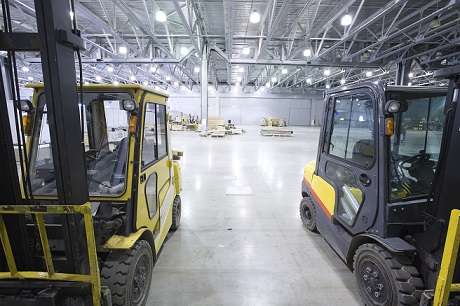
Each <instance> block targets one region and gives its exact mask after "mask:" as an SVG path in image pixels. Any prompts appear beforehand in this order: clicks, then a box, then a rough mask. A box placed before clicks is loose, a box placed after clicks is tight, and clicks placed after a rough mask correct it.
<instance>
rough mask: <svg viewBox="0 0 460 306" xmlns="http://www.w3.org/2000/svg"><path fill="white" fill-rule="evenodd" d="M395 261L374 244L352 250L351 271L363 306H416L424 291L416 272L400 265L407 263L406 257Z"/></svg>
mask: <svg viewBox="0 0 460 306" xmlns="http://www.w3.org/2000/svg"><path fill="white" fill-rule="evenodd" d="M398 259H399V260H397V259H396V258H395V257H393V256H392V255H391V254H390V253H389V252H388V251H387V250H385V249H384V248H383V247H381V246H380V245H378V244H375V243H366V244H363V245H361V246H360V247H359V248H358V249H357V250H356V252H355V256H354V258H353V260H354V262H353V268H354V273H355V277H356V281H357V282H358V289H359V294H360V295H361V298H362V299H363V302H364V304H365V305H368V306H370V305H372V306H374V305H379V306H380V305H381V306H399V305H419V303H420V298H421V295H422V292H423V288H424V285H423V281H422V279H421V278H420V277H419V272H418V271H417V268H415V267H414V266H411V265H404V264H402V263H401V261H403V262H409V259H408V258H407V257H404V256H401V257H398ZM377 294H378V295H377Z"/></svg>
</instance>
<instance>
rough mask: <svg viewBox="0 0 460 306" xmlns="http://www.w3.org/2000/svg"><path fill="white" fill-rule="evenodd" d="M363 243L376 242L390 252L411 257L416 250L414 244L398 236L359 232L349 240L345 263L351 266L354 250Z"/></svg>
mask: <svg viewBox="0 0 460 306" xmlns="http://www.w3.org/2000/svg"><path fill="white" fill-rule="evenodd" d="M365 243H378V244H380V245H381V246H382V247H384V248H385V249H387V250H388V251H389V252H390V253H392V254H395V255H405V256H408V257H409V258H411V257H413V255H415V253H416V252H417V249H416V248H415V246H413V245H412V244H409V243H408V242H407V241H405V240H403V239H401V238H399V237H390V238H382V237H380V236H377V235H375V234H360V235H358V236H355V237H353V238H352V240H351V243H350V248H349V249H348V254H347V265H348V266H349V267H351V268H352V267H353V257H354V256H355V252H356V250H357V249H358V248H359V246H360V245H363V244H365Z"/></svg>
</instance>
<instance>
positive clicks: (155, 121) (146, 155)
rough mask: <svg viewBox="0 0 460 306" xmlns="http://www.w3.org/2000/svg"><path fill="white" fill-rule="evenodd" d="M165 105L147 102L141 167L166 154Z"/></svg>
mask: <svg viewBox="0 0 460 306" xmlns="http://www.w3.org/2000/svg"><path fill="white" fill-rule="evenodd" d="M166 128H167V125H166V105H161V104H156V103H153V102H147V104H146V107H145V116H144V131H143V133H144V134H143V140H142V167H143V168H145V167H147V166H148V165H150V164H152V163H154V162H155V161H157V160H159V159H162V158H163V157H165V156H166V155H167V152H168V151H167V140H166Z"/></svg>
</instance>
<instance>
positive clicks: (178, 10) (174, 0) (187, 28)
mask: <svg viewBox="0 0 460 306" xmlns="http://www.w3.org/2000/svg"><path fill="white" fill-rule="evenodd" d="M172 3H173V5H174V8H175V9H176V13H177V15H178V16H179V18H180V20H181V22H182V25H183V27H184V28H185V31H186V32H187V35H188V37H189V38H190V41H191V42H192V44H193V47H194V48H195V50H196V51H197V52H198V53H201V49H200V46H199V45H198V44H197V42H196V40H195V37H194V36H193V33H192V29H191V28H190V25H189V24H188V22H187V18H185V15H184V12H182V8H181V7H180V5H179V2H178V1H177V0H172Z"/></svg>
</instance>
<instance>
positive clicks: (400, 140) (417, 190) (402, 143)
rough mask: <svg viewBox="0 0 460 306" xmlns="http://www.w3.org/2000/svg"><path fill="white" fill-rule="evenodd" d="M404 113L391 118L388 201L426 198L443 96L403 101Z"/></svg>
mask: <svg viewBox="0 0 460 306" xmlns="http://www.w3.org/2000/svg"><path fill="white" fill-rule="evenodd" d="M404 100H405V101H407V105H408V108H407V111H405V112H401V113H398V114H396V115H395V134H394V135H393V136H391V163H390V164H391V169H390V173H391V191H390V194H391V199H392V200H401V199H413V198H414V197H426V196H427V195H428V193H429V191H430V187H431V183H432V181H433V178H434V172H435V168H436V164H437V161H438V159H439V152H440V148H441V138H442V133H443V129H444V113H443V110H444V105H445V103H446V96H445V94H443V95H442V94H433V93H431V94H429V93H427V95H426V96H425V97H420V95H418V97H417V98H414V99H410V98H409V99H407V98H406V99H404Z"/></svg>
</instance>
